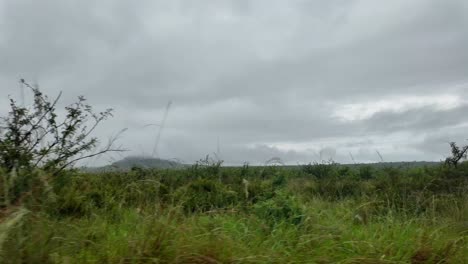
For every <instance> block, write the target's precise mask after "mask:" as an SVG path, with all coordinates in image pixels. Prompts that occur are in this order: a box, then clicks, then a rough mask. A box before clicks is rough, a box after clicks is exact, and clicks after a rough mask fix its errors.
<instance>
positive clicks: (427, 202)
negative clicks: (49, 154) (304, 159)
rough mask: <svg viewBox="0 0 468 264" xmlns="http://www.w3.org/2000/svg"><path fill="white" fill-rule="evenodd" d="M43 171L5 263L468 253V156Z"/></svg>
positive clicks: (428, 259)
mask: <svg viewBox="0 0 468 264" xmlns="http://www.w3.org/2000/svg"><path fill="white" fill-rule="evenodd" d="M40 173H41V172H40V171H36V172H30V173H24V174H23V175H22V176H20V177H18V181H21V182H22V183H23V184H24V185H30V186H32V188H31V189H32V191H31V192H29V193H26V194H22V193H20V192H19V191H18V193H17V195H18V197H20V199H19V200H18V201H16V205H15V206H13V207H12V208H9V209H4V210H3V215H2V216H0V219H1V220H0V221H1V222H0V263H468V163H467V162H465V163H462V164H460V165H459V166H458V168H449V167H446V166H442V165H441V166H431V167H420V168H400V169H399V168H395V167H372V166H354V167H351V168H350V167H346V166H337V165H334V164H315V165H313V164H312V165H306V166H297V167H287V168H283V167H275V166H270V167H248V166H244V167H239V168H223V167H221V166H219V164H196V165H194V166H192V167H190V168H183V169H172V170H171V169H167V170H144V169H137V168H135V169H132V170H131V171H128V172H108V173H106V172H100V173H84V172H79V171H66V172H64V173H62V174H61V175H59V176H58V177H55V178H54V179H51V180H50V181H49V182H50V186H49V187H50V188H49V189H48V188H45V187H43V184H41V183H40V182H38V180H37V179H40V178H41V177H34V176H35V175H36V174H40ZM42 176H44V175H42Z"/></svg>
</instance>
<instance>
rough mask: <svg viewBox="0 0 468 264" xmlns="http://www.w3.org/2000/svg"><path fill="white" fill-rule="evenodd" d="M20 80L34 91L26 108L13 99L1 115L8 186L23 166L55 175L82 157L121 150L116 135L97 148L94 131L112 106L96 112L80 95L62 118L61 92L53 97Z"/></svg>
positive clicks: (0, 143) (0, 160) (1, 155)
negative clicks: (115, 145)
mask: <svg viewBox="0 0 468 264" xmlns="http://www.w3.org/2000/svg"><path fill="white" fill-rule="evenodd" d="M20 82H21V84H22V85H24V86H25V87H27V88H29V89H30V90H31V91H32V93H33V103H32V105H31V106H29V107H26V106H22V105H18V104H17V102H16V101H15V100H13V99H11V98H10V111H9V112H8V113H7V114H6V116H4V117H0V168H3V170H4V171H6V173H4V174H5V175H6V176H5V178H4V180H3V182H4V184H5V185H8V184H10V185H11V184H12V183H11V179H8V177H9V176H8V175H15V174H16V173H17V171H18V170H20V169H32V168H38V167H39V168H42V169H44V170H46V171H47V172H49V173H50V174H51V175H54V174H56V173H58V172H60V171H62V170H63V169H65V168H67V167H70V166H72V165H73V164H75V163H76V162H77V161H79V160H82V159H86V158H90V157H94V156H97V155H100V154H103V153H106V152H112V151H122V150H121V149H120V148H114V146H113V145H114V143H115V141H116V139H117V136H116V137H114V138H111V139H109V141H108V143H107V145H105V146H104V148H102V149H100V150H95V148H96V147H97V144H98V143H99V141H98V139H97V138H96V137H93V136H92V132H93V131H94V130H95V129H96V127H97V126H98V125H99V124H100V123H101V122H102V121H104V120H106V119H107V118H109V117H111V116H112V109H106V110H105V111H103V112H99V113H95V112H94V111H93V109H92V107H91V106H90V105H88V104H86V99H85V98H84V97H82V96H80V97H78V100H77V101H76V102H75V103H73V104H71V105H68V106H66V107H65V113H64V115H63V116H62V118H60V117H59V115H58V114H57V111H56V105H57V102H58V101H59V100H60V97H61V93H59V95H58V96H57V97H56V98H55V99H54V100H50V99H49V98H48V97H47V96H46V95H44V94H43V93H42V92H41V91H40V90H39V88H38V87H34V86H31V85H30V84H28V83H27V82H26V81H25V80H24V79H21V80H20ZM10 177H12V176H10ZM10 187H11V186H10ZM4 195H6V194H4Z"/></svg>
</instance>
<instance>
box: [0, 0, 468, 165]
mask: <svg viewBox="0 0 468 264" xmlns="http://www.w3.org/2000/svg"><path fill="white" fill-rule="evenodd" d="M467 46H468V4H467V3H466V1H462V0H453V1H435V0H434V1H425V0H424V1H423V0H416V1H403V0H398V1H391V2H385V3H383V2H381V1H379V2H377V1H371V0H363V1H343V0H334V1H305V0H304V1H299V0H298V1H266V0H265V1H260V0H259V1H246V0H243V1H238V0H233V1H214V0H212V1H209V0H206V1H197V2H193V1H138V2H126V1H99V2H95V1H79V2H76V1H52V0H46V1H32V0H29V1H26V0H17V1H7V0H3V1H2V0H0V61H1V63H0V92H1V93H2V94H4V95H7V94H10V95H13V96H17V95H18V87H19V86H18V83H17V80H18V78H20V77H24V78H27V79H29V80H31V81H35V80H37V81H38V82H39V83H40V84H41V87H42V88H43V89H44V90H45V91H46V92H47V93H51V94H56V93H57V92H58V91H59V90H63V91H64V102H63V104H65V103H67V102H71V100H73V98H74V97H76V96H77V95H80V94H83V95H85V96H87V97H88V98H89V99H90V102H91V103H92V104H93V105H95V106H96V107H97V108H106V107H109V106H112V107H114V108H115V110H116V117H115V118H114V119H113V120H110V121H109V122H108V123H107V124H106V125H105V127H102V128H101V129H100V130H99V131H98V132H99V135H101V136H105V135H108V134H109V133H110V131H118V130H119V129H121V128H123V127H129V130H128V132H127V134H125V136H124V137H123V138H122V141H123V142H122V143H123V144H124V145H126V146H128V147H129V148H132V149H133V150H134V153H135V154H139V153H146V154H148V153H150V152H151V150H152V145H153V142H154V135H155V134H156V133H157V130H156V128H155V127H149V128H148V127H144V126H145V125H146V124H148V123H158V122H160V120H161V119H162V115H163V113H164V108H165V105H166V104H167V102H168V101H169V100H172V101H173V106H172V108H171V109H170V113H169V118H168V122H167V126H166V128H165V130H164V131H163V136H162V141H161V145H160V150H159V153H160V155H161V156H164V157H179V158H182V159H185V160H186V161H187V162H191V161H194V160H197V159H198V158H201V157H203V156H204V155H205V154H208V153H212V152H214V151H215V150H216V148H217V146H216V145H217V143H216V142H217V138H220V141H221V143H222V145H223V146H224V147H223V158H224V159H226V161H227V162H230V163H240V162H241V161H242V160H245V161H249V160H250V161H252V162H257V163H262V162H263V161H264V160H265V159H268V158H271V157H273V156H279V157H282V158H283V159H284V160H286V161H287V162H290V163H294V162H298V161H301V162H302V161H307V160H309V161H311V160H317V159H318V153H319V152H320V149H326V148H328V149H335V151H336V153H335V154H334V158H336V159H337V160H339V161H344V162H349V152H351V153H354V155H356V156H360V158H359V159H360V160H363V161H372V160H375V150H376V149H379V152H381V153H382V154H383V155H384V156H386V157H387V159H390V160H392V159H396V160H398V159H410V160H414V159H418V160H423V159H435V156H434V155H435V154H434V153H437V152H440V153H444V151H445V148H446V146H445V145H443V144H440V142H439V141H438V138H440V137H445V136H446V137H448V138H451V137H453V138H454V139H453V140H459V139H461V138H463V137H462V136H461V134H456V135H454V134H451V131H453V127H456V126H457V125H458V126H460V125H461V124H464V123H466V122H468V120H467V117H466V116H465V115H464V114H463V113H464V112H466V110H467V106H466V104H467V100H468V99H467V96H466V94H468V77H467V75H466V73H467V72H468V52H466V47H467ZM6 98H7V97H6V96H2V98H0V100H1V101H0V103H1V107H0V110H2V112H4V108H6V107H5V106H6V100H5V99H6ZM405 98H406V99H405ZM407 98H410V99H411V98H412V99H411V100H412V101H411V100H408V99H407ZM415 98H416V99H415ZM417 98H420V99H417ZM405 100H406V101H405ZM402 101H403V102H404V103H401V102H402ZM457 131H458V130H457ZM460 131H461V129H460ZM434 133H435V134H434ZM460 133H462V132H460ZM417 135H420V136H417ZM411 137H415V138H416V139H414V138H411ZM426 146H430V147H426ZM436 159H438V158H436Z"/></svg>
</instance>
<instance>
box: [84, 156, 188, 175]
mask: <svg viewBox="0 0 468 264" xmlns="http://www.w3.org/2000/svg"><path fill="white" fill-rule="evenodd" d="M184 166H185V165H184V164H182V163H180V162H177V161H174V160H166V159H160V158H152V157H144V156H129V157H125V158H123V159H121V160H119V161H116V162H114V163H112V164H110V165H107V166H103V167H92V168H91V167H88V168H82V169H84V170H85V171H90V172H100V171H126V170H130V169H132V168H133V167H138V168H143V169H171V168H182V167H184Z"/></svg>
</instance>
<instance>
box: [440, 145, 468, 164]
mask: <svg viewBox="0 0 468 264" xmlns="http://www.w3.org/2000/svg"><path fill="white" fill-rule="evenodd" d="M450 148H451V149H452V156H451V157H448V158H447V159H446V160H445V164H447V165H450V166H455V167H457V165H458V163H459V162H460V160H462V159H466V157H467V154H468V145H467V146H463V147H459V146H457V144H456V143H455V142H450Z"/></svg>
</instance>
